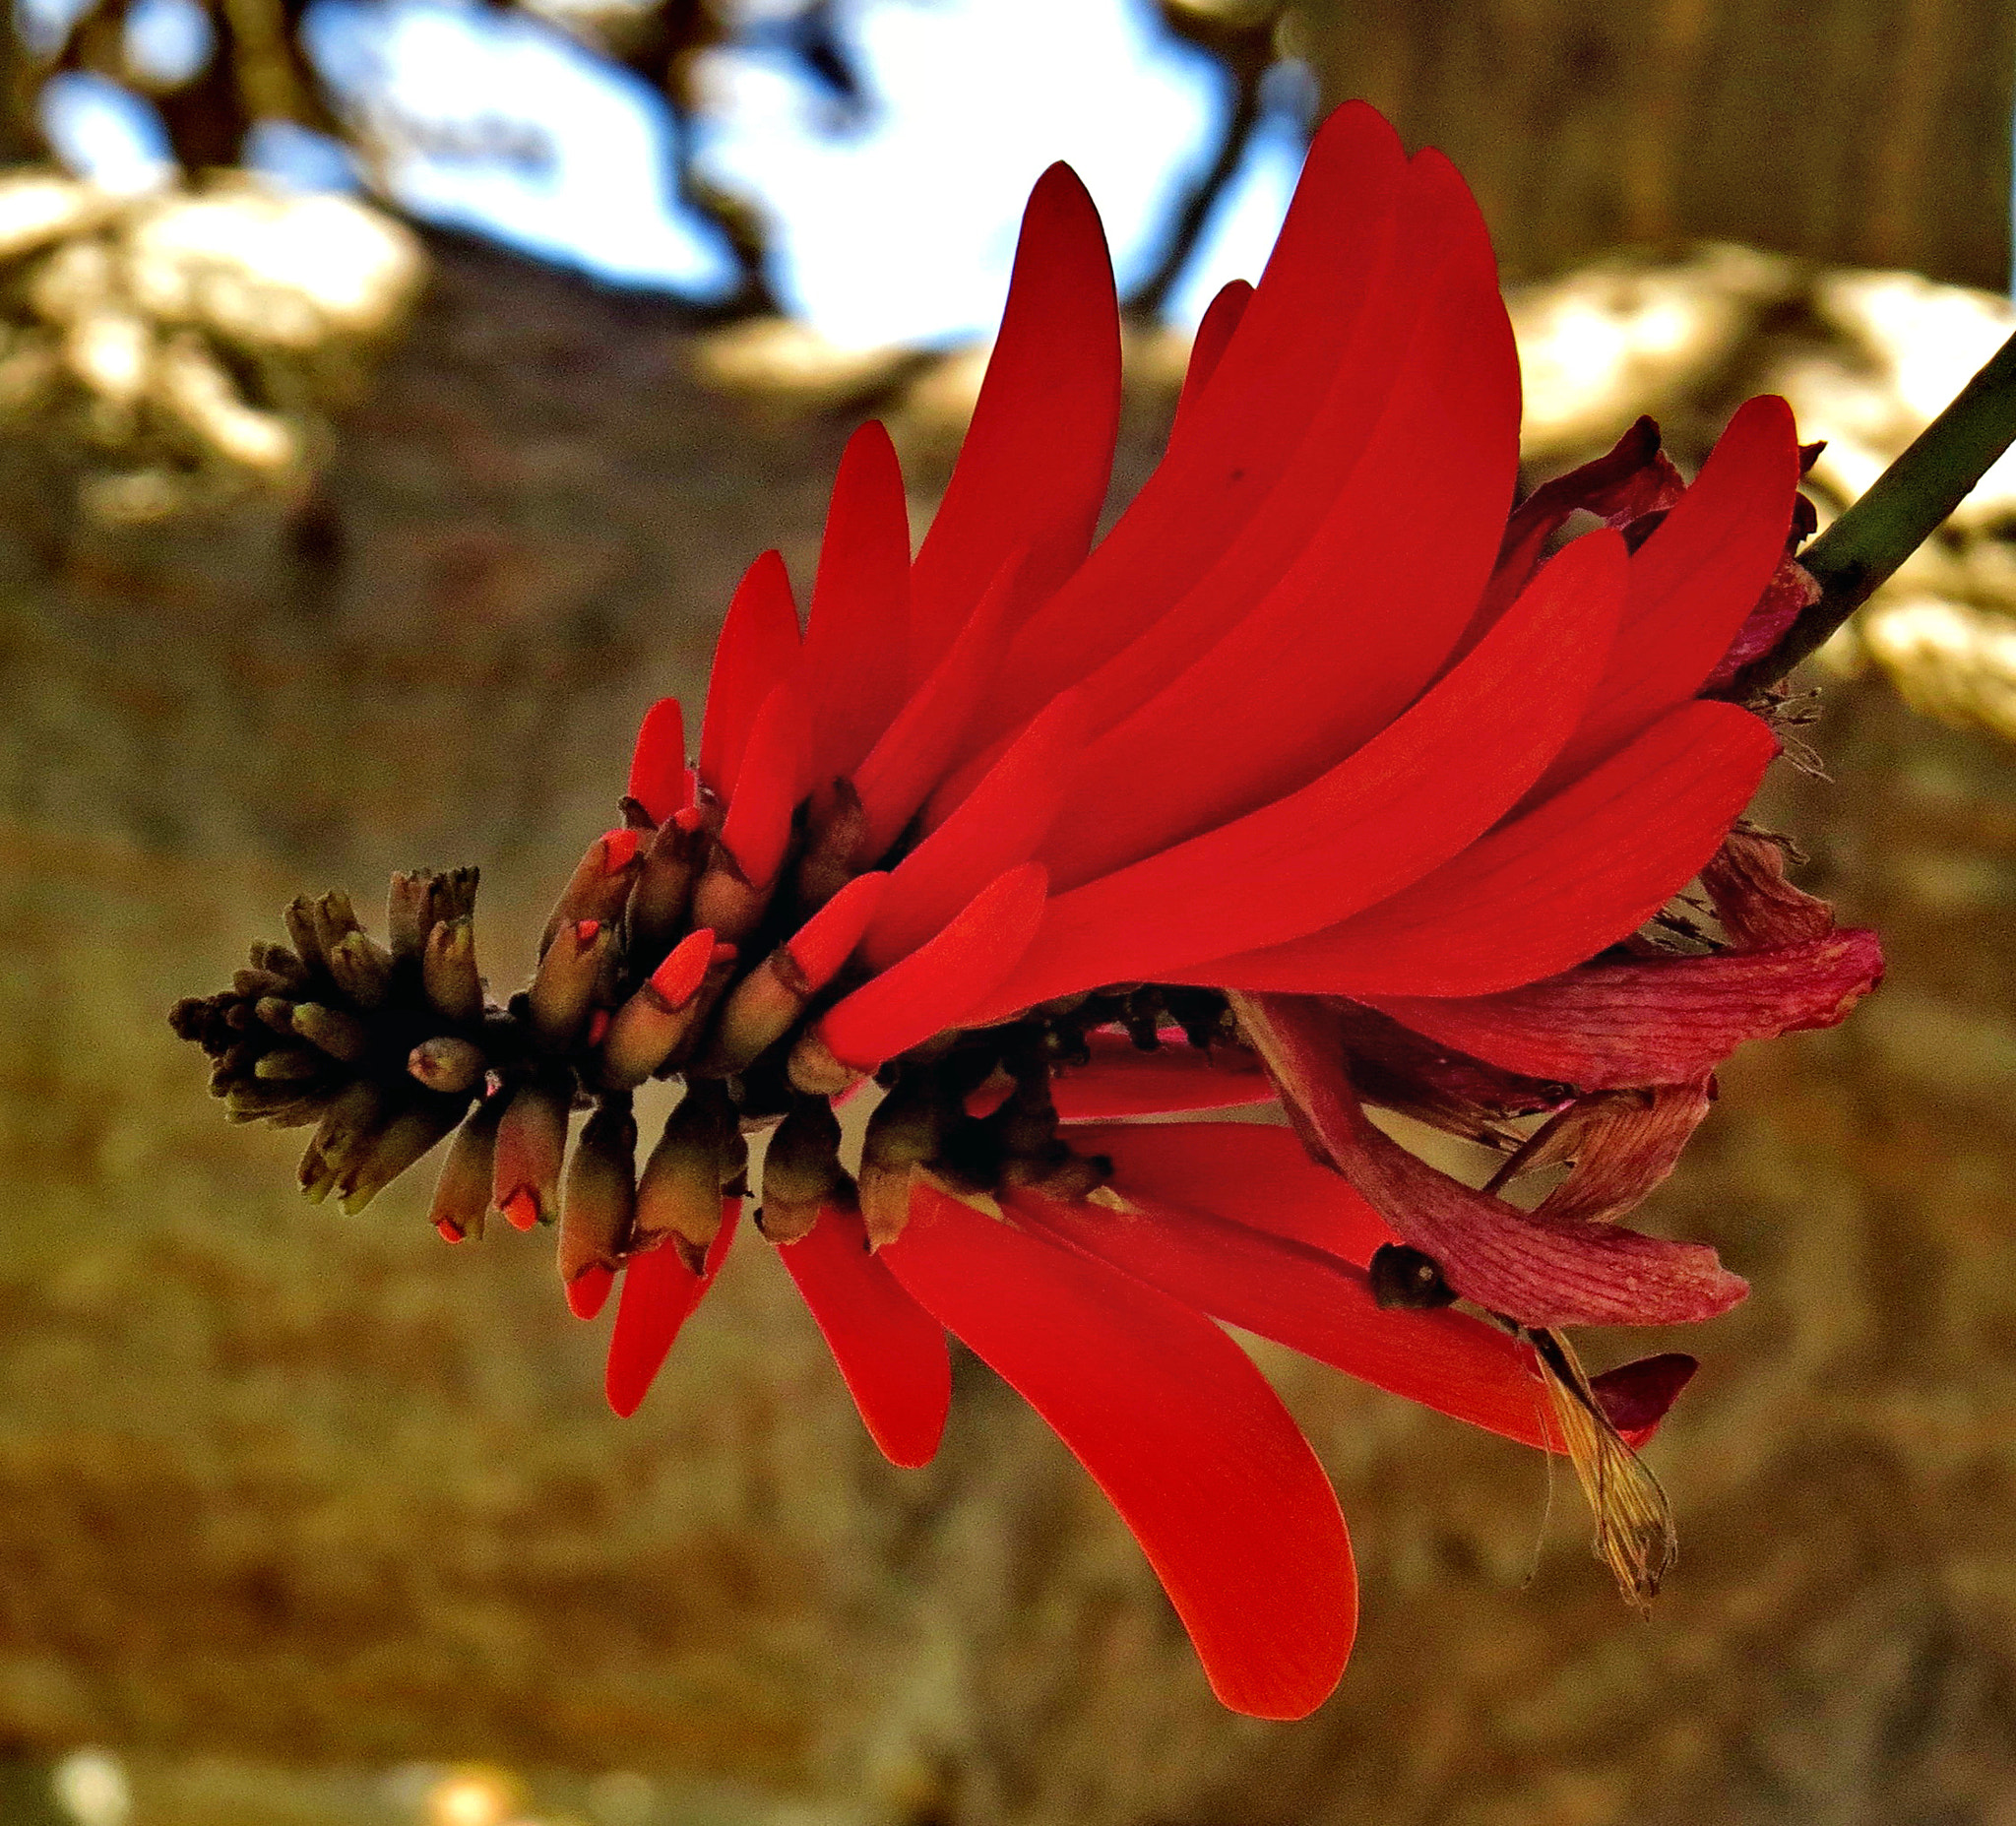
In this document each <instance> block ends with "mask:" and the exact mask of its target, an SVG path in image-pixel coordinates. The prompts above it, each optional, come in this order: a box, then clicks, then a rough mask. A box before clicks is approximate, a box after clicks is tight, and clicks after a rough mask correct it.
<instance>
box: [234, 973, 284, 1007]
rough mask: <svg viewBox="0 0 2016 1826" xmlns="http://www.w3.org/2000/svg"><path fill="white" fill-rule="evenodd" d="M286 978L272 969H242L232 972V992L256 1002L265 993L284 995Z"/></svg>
mask: <svg viewBox="0 0 2016 1826" xmlns="http://www.w3.org/2000/svg"><path fill="white" fill-rule="evenodd" d="M286 987H287V985H286V978H285V977H284V976H279V975H278V974H276V973H275V972H273V971H270V970H241V971H233V972H232V973H231V993H232V994H233V995H239V996H243V997H244V998H245V1000H246V1001H248V1002H256V1001H258V1000H259V998H260V997H261V996H263V995H284V994H285V993H286Z"/></svg>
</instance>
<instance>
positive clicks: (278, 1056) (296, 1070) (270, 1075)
mask: <svg viewBox="0 0 2016 1826" xmlns="http://www.w3.org/2000/svg"><path fill="white" fill-rule="evenodd" d="M323 1063H324V1061H323V1059H322V1058H321V1057H320V1056H319V1055H318V1054H317V1053H316V1052H314V1051H313V1050H312V1049H311V1048H310V1047H307V1046H276V1047H275V1048H274V1049H273V1050H272V1051H271V1052H266V1053H262V1054H261V1055H260V1058H259V1063H258V1064H256V1065H255V1066H253V1068H252V1075H253V1076H254V1077H255V1078H263V1079H267V1080H269V1081H271V1082H274V1083H286V1082H288V1081H290V1080H293V1079H300V1078H313V1077H315V1076H316V1075H317V1074H318V1073H320V1071H321V1070H322V1067H323Z"/></svg>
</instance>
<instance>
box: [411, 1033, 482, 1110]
mask: <svg viewBox="0 0 2016 1826" xmlns="http://www.w3.org/2000/svg"><path fill="white" fill-rule="evenodd" d="M485 1063H486V1061H485V1060H484V1058H483V1055H482V1051H481V1049H480V1048H479V1047H477V1046H474V1045H472V1044H471V1043H470V1042H469V1041H468V1040H466V1039H457V1038H456V1037H455V1036H454V1035H452V1034H441V1035H437V1036H436V1037H435V1038H434V1039H423V1040H421V1041H420V1043H419V1044H418V1045H417V1046H415V1047H414V1048H413V1049H412V1051H411V1052H410V1053H409V1054H408V1055H407V1061H406V1068H407V1070H408V1071H409V1072H410V1073H411V1074H412V1075H413V1077H414V1078H416V1079H418V1080H419V1082H420V1083H421V1084H423V1085H425V1086H426V1087H427V1089H428V1090H430V1091H439V1092H441V1093H443V1094H444V1095H446V1096H451V1097H452V1096H456V1095H459V1094H460V1093H462V1092H464V1091H467V1090H469V1089H471V1088H472V1087H473V1085H474V1084H475V1082H476V1080H477V1079H479V1078H480V1077H481V1076H482V1075H483V1069H484V1065H485Z"/></svg>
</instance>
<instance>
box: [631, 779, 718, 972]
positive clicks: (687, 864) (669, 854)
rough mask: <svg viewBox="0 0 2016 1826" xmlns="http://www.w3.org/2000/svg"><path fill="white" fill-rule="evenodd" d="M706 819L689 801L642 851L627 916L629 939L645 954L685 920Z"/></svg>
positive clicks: (704, 846) (706, 837) (706, 842)
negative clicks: (642, 854)
mask: <svg viewBox="0 0 2016 1826" xmlns="http://www.w3.org/2000/svg"><path fill="white" fill-rule="evenodd" d="M707 825H708V821H707V816H706V814H705V813H704V812H702V811H701V810H700V809H699V808H698V807H697V806H691V805H689V806H687V807H685V808H684V809H683V810H680V811H676V812H674V813H673V814H672V815H671V817H669V818H668V819H666V820H665V822H664V823H663V824H662V825H660V826H659V828H658V830H657V832H656V834H655V835H654V836H653V837H652V840H651V843H650V845H649V846H648V847H647V848H646V850H645V851H644V857H643V860H642V861H641V862H640V863H639V865H638V869H637V879H636V881H635V882H633V883H632V884H631V888H630V905H629V912H628V913H627V915H626V917H627V919H628V921H629V927H630V939H631V942H632V943H633V944H634V945H636V946H637V947H638V948H639V949H640V950H641V951H642V952H643V953H644V955H645V956H646V957H655V956H656V955H657V954H658V952H659V951H660V950H662V948H663V947H665V946H667V945H669V944H670V943H671V941H672V936H673V934H674V933H676V932H677V931H678V930H679V928H680V927H681V926H682V925H684V924H685V923H686V912H687V909H688V908H689V907H691V905H692V903H693V884H694V882H695V881H696V880H697V879H698V878H699V874H700V865H701V862H702V861H703V860H704V859H705V857H706V855H707V851H708V848H709V846H710V844H711V842H712V838H711V835H710V833H709V831H708V828H707Z"/></svg>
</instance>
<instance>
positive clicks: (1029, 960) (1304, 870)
mask: <svg viewBox="0 0 2016 1826" xmlns="http://www.w3.org/2000/svg"><path fill="white" fill-rule="evenodd" d="M1623 575H1624V548H1623V541H1622V540H1621V539H1620V538H1618V536H1617V535H1615V534H1614V533H1607V532H1606V533H1593V534H1591V535H1589V536H1588V537H1587V538H1583V539H1578V540H1577V541H1576V542H1575V544H1573V545H1571V546H1570V547H1569V548H1568V549H1567V550H1566V551H1564V552H1562V553H1561V554H1560V555H1559V556H1558V557H1557V558H1555V560H1554V561H1553V563H1551V564H1549V565H1548V566H1547V567H1546V569H1545V570H1544V571H1543V572H1542V573H1541V574H1540V576H1539V577H1538V578H1536V579H1535V580H1534V582H1533V583H1532V585H1530V586H1529V587H1528V589H1527V591H1526V593H1525V594H1524V595H1523V596H1522V597H1521V598H1520V599H1519V601H1518V602H1517V603H1515V604H1514V605H1513V607H1512V608H1511V609H1510V610H1509V611H1508V612H1507V613H1506V615H1505V617H1504V619H1503V620H1501V621H1500V622H1499V623H1498V625H1497V626H1496V627H1494V628H1492V629H1491V630H1490V632H1489V633H1488V634H1486V635H1485V636H1484V638H1483V639H1482V640H1481V641H1480V642H1479V643H1478V644H1477V646H1476V647H1475V648H1473V649H1472V650H1471V653H1470V655H1469V656H1468V657H1467V658H1466V659H1465V660H1464V661H1462V662H1461V663H1459V664H1458V665H1457V666H1456V667H1455V668H1454V669H1453V670H1451V671H1450V672H1449V673H1448V674H1447V675H1446V676H1445V677H1444V678H1443V679H1442V681H1441V682H1440V683H1439V684H1437V685H1436V686H1435V687H1434V688H1433V689H1432V690H1431V691H1429V692H1427V693H1426V694H1425V695H1424V696H1422V697H1421V698H1420V699H1419V700H1418V702H1417V703H1416V704H1415V705H1414V707H1413V708H1412V709H1411V710H1409V711H1408V712H1407V713H1406V714H1405V715H1404V716H1402V717H1400V718H1399V719H1398V720H1397V721H1395V722H1394V723H1392V724H1388V725H1387V726H1386V728H1384V729H1383V730H1381V731H1380V732H1379V734H1378V735H1376V736H1374V737H1373V738H1372V740H1371V741H1369V742H1367V743H1366V744H1365V746H1364V747H1362V748H1361V749H1359V750H1358V752H1357V753H1356V754H1355V755H1353V756H1352V757H1351V758H1350V759H1349V760H1348V761H1344V762H1341V763H1339V764H1338V765H1337V766H1336V767H1334V768H1332V769H1331V770H1330V771H1329V772H1328V773H1327V774H1325V775H1323V776H1322V777H1321V778H1320V779H1319V780H1316V781H1314V782H1312V783H1311V784H1310V785H1309V786H1307V787H1303V788H1302V789H1301V790H1300V791H1298V792H1293V793H1291V794H1290V795H1289V796H1288V797H1286V798H1283V799H1277V800H1276V801H1275V802H1274V803H1273V804H1271V805H1267V806H1264V807H1262V808H1261V809H1260V810H1259V811H1255V812H1249V813H1248V814H1247V815H1246V816H1245V817H1243V818H1240V819H1238V820H1236V821H1234V822H1233V823H1231V824H1228V825H1222V826H1220V828H1219V829H1217V830H1216V831H1211V832H1207V833H1206V834H1205V835H1204V836H1202V837H1195V838H1192V839H1191V840H1190V841H1189V842H1188V843H1185V844H1180V845H1178V846H1177V847H1176V848H1175V849H1173V850H1164V851H1163V852H1162V853H1160V854H1159V855H1153V856H1149V857H1147V858H1145V859H1144V860H1142V861H1140V862H1136V863H1133V864H1131V865H1129V866H1128V867H1126V868H1123V869H1119V870H1117V871H1115V872H1114V873H1113V874H1111V875H1105V876H1103V877H1101V878H1100V879H1099V880H1098V881H1094V882H1090V883H1088V884H1087V885H1086V886H1084V887H1082V888H1076V889H1073V890H1072V891H1071V892H1070V893H1068V894H1064V895H1060V896H1058V897H1057V899H1055V900H1054V901H1052V902H1051V903H1050V906H1049V910H1048V912H1047V913H1046V914H1045V915H1044V919H1043V926H1042V930H1041V931H1040V933H1039V934H1038V935H1037V939H1036V942H1035V943H1034V944H1033V945H1032V946H1031V947H1030V949H1029V955H1028V956H1027V957H1025V958H1024V959H1023V960H1022V962H1021V963H1020V965H1019V966H1018V967H1017V968H1016V970H1015V971H1014V973H1013V974H1012V975H1011V976H1008V977H1007V978H1006V979H1005V980H1004V981H1003V982H1002V983H1001V984H1000V986H999V988H998V990H997V991H995V992H993V993H990V994H989V995H988V997H987V1000H986V1002H985V1003H984V1004H983V1006H982V1007H981V1008H979V1009H977V1010H976V1011H975V1014H974V1019H976V1020H984V1019H989V1018H999V1016H1001V1015H1005V1014H1008V1013H1012V1012H1013V1011H1014V1010H1016V1009H1018V1008H1022V1007H1027V1006H1029V1005H1030V1004H1031V1003H1034V1002H1039V1001H1042V1000H1044V999H1046V998H1047V997H1049V996H1053V995H1060V994H1063V993H1065V992H1067V991H1069V990H1073V989H1080V988H1090V987H1093V986H1095V985H1097V984H1099V983H1102V982H1116V981H1132V980H1135V979H1138V978H1142V977H1147V978H1150V979H1160V980H1169V979H1175V980H1191V981H1212V980H1216V979H1215V978H1213V977H1208V976H1207V977H1198V976H1194V975H1193V974H1192V972H1191V967H1192V966H1194V965H1196V964H1198V963H1199V962H1201V961H1202V960H1204V959H1207V958H1210V957H1212V956H1213V954H1214V953H1215V952H1228V951H1230V950H1232V949H1233V948H1234V947H1235V946H1236V947H1237V948H1239V949H1245V948H1247V947H1248V946H1253V945H1260V944H1278V943H1281V942H1283V941H1285V940H1287V939H1291V938H1295V937H1299V936H1300V935H1301V934H1302V933H1305V932H1309V931H1314V930H1317V929H1319V928H1320V927H1322V926H1325V925H1329V924H1331V923H1333V922H1334V921H1336V920H1337V919H1339V918H1341V917H1343V916H1344V915H1345V914H1347V913H1352V912H1355V911H1357V910H1358V909H1361V908H1364V907H1367V906H1370V905H1372V904H1373V903H1375V902H1378V901H1381V900H1384V899H1385V898H1387V897H1388V896H1389V895H1394V894H1397V893H1398V892H1399V890H1400V889H1402V888H1404V887H1406V886H1408V885H1409V884H1410V883H1412V882H1415V881H1418V879H1419V878H1420V877H1421V876H1422V875H1424V874H1427V873H1428V872H1429V871H1430V870H1432V869H1434V868H1435V867H1436V865H1437V864H1439V863H1441V862H1444V861H1446V860H1447V859H1448V858H1449V857H1450V856H1451V855H1452V854H1455V853H1456V852H1457V851H1459V850H1463V849H1464V848H1465V847H1466V846H1468V845H1470V844H1472V843H1474V842H1475V840H1476V839H1477V838H1479V837H1481V835H1482V834H1483V833H1484V832H1485V831H1487V830H1488V829H1489V828H1490V827H1491V825H1493V824H1494V823H1495V822H1496V821H1497V820H1498V819H1499V818H1500V817H1502V816H1503V815H1504V813H1505V812H1506V811H1508V810H1509V809H1510V808H1511V806H1512V805H1513V804H1514V803H1515V802H1516V801H1517V799H1518V798H1519V797H1520V795H1521V794H1522V793H1523V792H1524V791H1525V790H1526V788H1527V787H1528V786H1529V785H1531V783H1532V782H1533V780H1534V779H1535V778H1536V777H1537V776H1538V775H1539V773H1540V771H1541V769H1542V768H1544V766H1545V765H1546V764H1547V762H1548V760H1550V759H1551V758H1552V756H1553V755H1554V753H1555V752H1556V750H1557V749H1558V748H1559V746H1560V744H1561V742H1562V741H1564V740H1565V739H1566V737H1567V734H1568V732H1569V730H1570V729H1572V728H1573V727H1574V725H1575V724H1576V721H1577V720H1578V718H1579V717H1580V715H1581V711H1582V706H1583V704H1584V702H1585V701H1586V700H1587V697H1588V693H1589V689H1590V686H1591V685H1592V684H1593V683H1594V682H1595V678H1596V673H1597V671H1598V669H1599V667H1600V666H1601V664H1602V656H1603V654H1604V652H1605V651H1606V649H1607V644H1608V635H1609V631H1610V629H1611V628H1612V627H1613V626H1614V624H1615V617H1616V613H1617V606H1618V599H1619V596H1620V594H1621V591H1622V587H1623Z"/></svg>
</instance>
